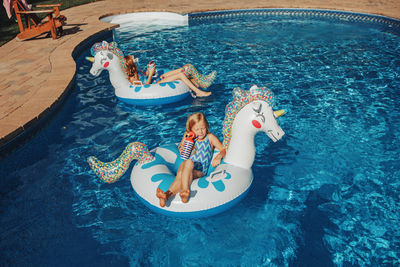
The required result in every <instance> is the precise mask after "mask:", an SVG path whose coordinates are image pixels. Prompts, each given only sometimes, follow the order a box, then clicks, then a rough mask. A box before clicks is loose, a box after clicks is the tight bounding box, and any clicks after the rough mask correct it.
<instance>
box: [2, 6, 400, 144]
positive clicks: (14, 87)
mask: <svg viewBox="0 0 400 267" xmlns="http://www.w3.org/2000/svg"><path fill="white" fill-rule="evenodd" d="M349 2H350V1H347V0H326V1H317V0H298V1H293V0H279V1H278V0H271V1H264V0H263V1H256V0H248V1H242V0H231V1H229V2H227V1H221V0H203V1H189V0H164V1H161V0H153V1H139V0H124V1H122V0H103V1H98V2H94V3H90V4H86V5H82V6H78V7H73V8H69V9H67V10H63V11H62V14H64V15H65V16H66V17H67V18H68V21H67V25H66V26H65V27H64V29H65V33H66V34H65V35H64V36H62V37H61V38H59V39H57V40H52V39H51V38H38V39H33V40H28V41H22V42H19V41H17V40H16V39H14V40H11V41H10V42H8V43H6V44H4V45H3V46H1V47H0V58H1V65H0V78H1V79H0V148H1V147H4V146H5V145H6V144H9V143H10V142H11V141H12V140H14V139H15V138H16V137H18V136H20V135H21V133H23V132H25V131H26V130H28V129H31V128H32V127H33V126H35V125H37V123H38V122H40V121H41V119H42V118H45V117H46V115H48V114H50V112H51V111H53V110H54V109H55V108H57V107H58V106H59V104H60V103H62V100H63V99H64V97H65V96H66V95H67V93H68V89H69V88H70V87H71V86H72V84H73V81H74V77H75V68H76V65H75V61H74V59H73V55H74V53H76V51H78V50H79V49H80V47H81V46H82V45H83V44H84V43H85V40H87V39H90V38H92V37H94V36H96V35H97V34H99V33H101V32H105V31H109V30H111V29H113V28H115V27H118V25H112V24H109V23H105V22H102V21H100V20H99V18H101V17H105V16H108V15H115V14H124V13H131V12H144V11H168V12H175V13H180V14H186V13H193V12H203V11H211V10H232V9H251V8H307V9H308V8H309V9H329V10H342V11H352V12H357V13H369V14H374V15H383V16H387V17H391V18H396V19H400V1H398V0H383V1H379V2H378V3H375V2H371V1H369V0H354V1H351V3H349Z"/></svg>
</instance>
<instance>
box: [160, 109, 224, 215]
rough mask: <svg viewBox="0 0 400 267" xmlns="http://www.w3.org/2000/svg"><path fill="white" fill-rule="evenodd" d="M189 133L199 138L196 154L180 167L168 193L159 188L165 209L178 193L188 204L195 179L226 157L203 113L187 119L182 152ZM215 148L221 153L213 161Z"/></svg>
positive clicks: (180, 148)
mask: <svg viewBox="0 0 400 267" xmlns="http://www.w3.org/2000/svg"><path fill="white" fill-rule="evenodd" d="M189 132H194V133H195V134H196V137H197V139H196V143H195V153H192V156H191V157H190V158H189V159H187V160H185V161H184V162H182V164H181V165H180V166H179V169H178V172H177V174H176V177H175V180H174V182H173V183H172V184H171V185H170V187H169V189H168V191H167V192H163V191H162V190H161V189H160V188H157V193H156V195H157V197H158V198H159V199H160V206H161V207H164V206H165V204H166V203H167V200H168V199H169V198H170V197H172V196H173V195H175V194H177V193H179V195H180V197H181V199H182V202H183V203H186V202H188V199H189V196H190V185H191V184H192V181H193V179H197V178H200V177H203V176H204V175H205V174H206V173H207V170H208V167H209V165H210V163H211V165H212V166H213V167H216V166H218V165H219V164H220V163H221V160H222V158H223V157H224V156H225V153H226V151H225V149H224V147H223V146H222V144H221V142H220V141H219V140H218V138H217V137H216V136H215V135H213V134H212V133H210V132H209V125H208V122H207V119H206V118H205V116H204V115H203V113H200V112H198V113H194V114H192V115H190V116H189V118H188V119H187V122H186V132H185V134H184V135H183V138H182V141H181V143H180V145H179V150H180V151H182V149H183V141H184V139H185V136H186V134H187V133H189ZM214 148H217V149H218V150H219V151H220V152H219V154H218V155H217V156H216V157H215V158H214V159H213V160H212V155H213V150H214Z"/></svg>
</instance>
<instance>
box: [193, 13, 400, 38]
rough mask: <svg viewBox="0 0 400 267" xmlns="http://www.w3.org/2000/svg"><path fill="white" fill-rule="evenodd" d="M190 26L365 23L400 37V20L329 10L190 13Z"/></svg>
mask: <svg viewBox="0 0 400 267" xmlns="http://www.w3.org/2000/svg"><path fill="white" fill-rule="evenodd" d="M188 16H189V25H198V24H203V23H212V22H226V21H230V20H235V19H240V18H246V17H255V16H257V17H268V18H305V19H310V18H311V19H322V20H329V21H336V22H342V23H349V22H350V23H365V24H368V25H371V26H377V27H379V28H381V29H384V30H388V31H390V32H393V33H396V34H399V35H400V20H397V19H394V18H390V17H385V16H380V15H373V14H366V13H356V12H350V11H338V10H327V9H299V8H260V9H238V10H223V11H207V12H198V13H189V14H188Z"/></svg>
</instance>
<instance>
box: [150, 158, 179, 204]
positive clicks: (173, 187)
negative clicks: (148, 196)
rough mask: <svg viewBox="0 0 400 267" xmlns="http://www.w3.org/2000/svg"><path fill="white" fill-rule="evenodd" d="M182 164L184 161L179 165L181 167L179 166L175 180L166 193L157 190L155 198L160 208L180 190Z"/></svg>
mask: <svg viewBox="0 0 400 267" xmlns="http://www.w3.org/2000/svg"><path fill="white" fill-rule="evenodd" d="M184 163H185V161H184V162H183V163H182V164H181V166H179V168H178V172H177V174H176V177H175V180H174V181H173V182H172V184H171V185H170V186H169V188H168V191H167V192H164V191H162V190H161V189H160V188H157V192H156V196H157V197H158V198H159V199H160V206H161V207H165V205H166V203H167V201H168V199H169V198H170V197H172V196H174V195H175V194H176V193H178V192H179V191H181V190H182V171H183V169H184V166H185V164H184Z"/></svg>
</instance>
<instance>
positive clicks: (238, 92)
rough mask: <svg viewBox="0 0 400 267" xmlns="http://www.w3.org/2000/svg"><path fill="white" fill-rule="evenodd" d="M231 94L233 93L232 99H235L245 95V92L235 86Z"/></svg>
mask: <svg viewBox="0 0 400 267" xmlns="http://www.w3.org/2000/svg"><path fill="white" fill-rule="evenodd" d="M232 95H233V100H234V101H237V100H239V99H241V98H244V97H246V92H245V91H244V90H242V89H241V88H240V87H236V88H235V89H233V91H232Z"/></svg>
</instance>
